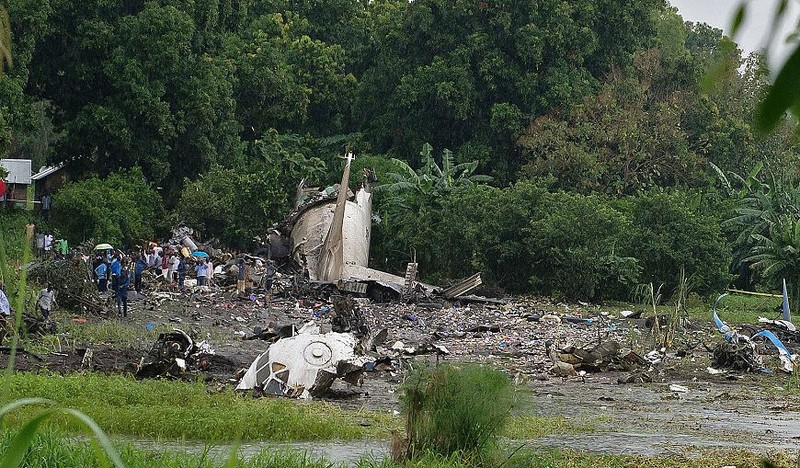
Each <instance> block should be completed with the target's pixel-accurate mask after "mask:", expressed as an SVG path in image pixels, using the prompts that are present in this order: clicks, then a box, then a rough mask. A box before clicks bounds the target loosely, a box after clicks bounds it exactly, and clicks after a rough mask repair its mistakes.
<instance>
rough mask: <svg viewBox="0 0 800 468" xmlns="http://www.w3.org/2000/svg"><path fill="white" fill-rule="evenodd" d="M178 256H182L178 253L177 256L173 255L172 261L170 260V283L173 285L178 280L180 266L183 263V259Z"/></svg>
mask: <svg viewBox="0 0 800 468" xmlns="http://www.w3.org/2000/svg"><path fill="white" fill-rule="evenodd" d="M178 255H180V253H177V254H175V255H173V256H172V257H170V260H169V261H170V263H169V282H170V283H172V282H173V281H175V279H177V273H178V265H179V264H180V263H181V259H180V258H178Z"/></svg>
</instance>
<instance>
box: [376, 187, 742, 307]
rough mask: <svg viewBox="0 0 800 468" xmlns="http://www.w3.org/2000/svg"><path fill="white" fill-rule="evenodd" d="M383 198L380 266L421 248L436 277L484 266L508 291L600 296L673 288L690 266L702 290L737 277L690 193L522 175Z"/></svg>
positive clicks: (396, 266)
mask: <svg viewBox="0 0 800 468" xmlns="http://www.w3.org/2000/svg"><path fill="white" fill-rule="evenodd" d="M376 201H377V203H376V204H377V206H378V210H379V211H380V212H381V213H382V214H383V213H384V212H386V211H389V213H390V214H391V216H385V217H384V218H383V222H382V223H381V225H378V226H377V227H376V228H375V230H374V231H373V233H374V237H375V242H373V247H374V250H373V260H376V262H375V263H376V264H375V266H377V267H379V268H386V269H389V270H393V271H402V270H403V268H404V266H405V262H408V261H409V260H410V259H411V258H412V255H413V254H416V258H417V260H418V262H419V263H420V273H421V274H422V276H423V278H425V279H426V280H427V281H431V282H435V283H441V284H446V283H447V282H448V281H449V280H454V279H457V278H463V277H466V276H468V275H470V274H472V273H473V272H475V271H480V272H482V273H483V279H484V282H485V283H486V284H487V285H489V286H492V285H494V286H498V287H499V288H501V289H503V290H505V291H507V292H512V293H536V294H546V295H553V296H559V297H566V298H571V299H585V300H586V299H589V300H594V301H601V300H603V299H628V298H629V296H630V293H631V291H632V290H633V289H634V287H635V286H636V284H637V283H649V282H654V283H655V284H656V285H660V284H662V283H663V284H665V291H670V290H672V289H673V288H675V287H676V286H677V284H678V280H679V276H680V271H681V269H682V268H683V269H684V271H685V272H686V275H687V277H689V279H690V283H691V286H692V288H693V290H694V291H696V292H698V293H701V294H708V293H711V292H714V291H718V290H719V289H721V288H723V287H724V286H725V285H726V284H727V283H728V281H729V280H730V275H728V273H727V271H728V266H729V265H730V248H729V246H728V244H727V243H726V241H725V238H724V237H723V235H722V232H721V230H720V227H719V221H718V219H717V215H716V214H715V211H714V206H710V205H709V203H708V202H706V201H703V202H702V203H701V200H700V198H699V197H697V196H694V195H690V194H681V193H676V194H644V195H639V196H631V197H627V198H624V199H613V198H611V197H606V196H602V195H580V194H573V193H565V192H550V191H548V190H547V188H546V187H545V185H543V184H536V183H530V182H524V183H518V184H516V185H513V186H511V187H509V188H506V189H498V188H494V187H489V186H481V185H472V186H466V187H461V188H458V189H456V190H453V191H451V192H449V193H446V194H444V195H442V196H438V197H427V198H425V197H417V198H415V199H413V200H411V201H412V202H413V203H411V204H409V205H408V206H393V207H392V208H391V209H390V210H387V209H386V207H385V204H386V203H388V202H390V201H391V200H386V199H384V198H381V194H380V193H379V194H378V198H377V200H376ZM718 211H719V210H718Z"/></svg>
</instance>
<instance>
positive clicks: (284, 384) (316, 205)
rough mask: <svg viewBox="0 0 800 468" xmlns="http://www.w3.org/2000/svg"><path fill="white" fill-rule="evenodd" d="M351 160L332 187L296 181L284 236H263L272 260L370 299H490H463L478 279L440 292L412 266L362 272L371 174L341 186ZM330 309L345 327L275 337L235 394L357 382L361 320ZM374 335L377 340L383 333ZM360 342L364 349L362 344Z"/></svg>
mask: <svg viewBox="0 0 800 468" xmlns="http://www.w3.org/2000/svg"><path fill="white" fill-rule="evenodd" d="M352 160H353V156H352V154H348V155H347V157H346V162H345V167H344V172H343V175H342V180H341V183H340V184H339V185H338V187H337V186H333V187H328V188H325V189H322V190H320V189H319V188H310V187H306V184H305V182H306V181H305V180H303V181H302V182H301V183H300V186H299V187H298V190H297V200H296V204H295V210H294V211H293V212H292V213H291V214H290V215H289V216H288V217H287V219H286V222H285V225H284V230H285V232H289V235H288V239H287V238H286V237H285V236H283V235H281V234H280V233H278V231H277V230H274V231H273V232H272V234H271V235H270V251H271V253H272V254H273V256H274V257H281V256H282V257H284V258H286V257H291V258H292V259H293V260H294V262H295V263H296V264H297V265H300V266H301V268H302V272H303V273H302V274H303V276H304V277H307V278H308V280H309V281H310V282H311V283H317V284H333V285H335V286H336V288H337V289H339V290H340V291H344V292H348V293H355V294H366V295H370V296H371V297H375V296H376V294H375V293H376V292H377V293H378V294H377V295H378V297H387V295H388V296H389V297H393V298H395V299H404V300H413V299H414V298H430V297H431V296H441V297H444V298H445V299H450V300H460V301H465V302H466V301H487V302H495V301H494V300H492V299H486V298H481V297H477V296H466V294H468V293H469V292H471V291H472V290H474V289H475V288H477V287H478V286H480V285H481V278H480V274H475V275H473V276H471V277H469V278H467V279H466V280H464V281H462V282H461V283H458V284H456V285H454V286H451V287H449V288H446V289H442V288H438V287H435V286H431V285H428V284H425V283H422V282H419V281H417V278H416V274H417V264H416V263H409V264H408V266H407V269H406V275H405V277H402V276H398V275H394V274H391V273H386V272H383V271H379V270H375V269H373V268H369V266H368V261H369V248H370V235H371V224H372V186H371V185H372V183H373V182H374V175H373V174H372V173H371V171H368V170H367V177H366V178H365V182H364V184H363V186H362V187H361V188H360V189H359V190H358V191H357V192H356V193H355V194H353V193H352V191H351V190H349V188H348V187H349V183H350V167H351V162H352ZM276 254H277V255H276ZM336 309H337V310H336V313H337V316H339V315H343V314H346V315H348V317H347V318H346V319H345V321H349V324H348V325H347V326H344V327H343V326H342V324H341V323H340V324H339V326H338V327H337V326H336V325H334V327H333V328H334V331H332V332H329V333H320V330H319V327H318V326H316V325H314V324H313V323H309V324H306V325H305V326H303V327H302V328H301V329H300V330H299V331H297V332H294V330H293V332H292V333H291V334H290V336H284V337H281V338H278V339H277V340H276V341H275V342H274V343H273V344H272V345H270V347H269V349H268V350H267V351H266V352H264V353H263V354H262V355H260V356H259V357H258V358H256V360H255V361H254V362H253V363H252V364H251V366H250V368H249V369H248V370H247V372H246V373H245V374H244V376H243V377H242V379H241V381H240V382H239V384H238V386H237V387H236V388H237V390H253V391H256V392H261V393H264V394H270V395H279V396H289V397H300V398H310V397H312V396H318V395H321V394H323V393H324V392H325V391H326V390H327V389H328V388H330V386H331V385H332V383H333V381H334V380H335V379H337V378H341V379H343V380H344V381H346V382H348V383H351V384H357V383H359V382H360V381H361V379H362V374H363V372H364V365H365V364H366V363H368V362H370V361H372V359H371V358H369V357H368V356H366V355H365V354H364V353H365V352H368V351H370V350H371V348H374V345H375V344H376V343H375V339H374V336H372V335H370V334H369V331H368V330H365V329H364V328H363V322H360V320H359V318H358V317H357V316H352V315H351V314H352V311H353V308H352V307H339V306H337V307H336ZM356 313H357V311H356ZM342 331H344V332H342ZM376 336H382V337H383V338H385V336H386V331H385V330H382V331H381V332H379V333H378V334H377V335H376ZM365 340H366V342H369V343H370V344H369V345H366V346H365Z"/></svg>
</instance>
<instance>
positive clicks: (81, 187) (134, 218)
mask: <svg viewBox="0 0 800 468" xmlns="http://www.w3.org/2000/svg"><path fill="white" fill-rule="evenodd" d="M52 216H53V219H52V223H51V224H52V226H53V227H54V228H55V229H58V230H59V231H60V232H61V234H62V235H63V236H65V237H66V238H67V240H69V242H70V243H72V244H78V243H80V242H82V241H84V240H86V239H96V240H98V241H100V242H109V243H111V244H113V245H114V246H128V247H130V246H133V245H135V244H137V243H139V242H141V241H142V240H147V239H152V238H153V235H154V234H155V231H156V228H157V227H158V226H159V225H160V223H161V222H162V219H163V216H162V200H161V196H160V195H159V194H158V193H157V192H156V191H155V190H154V189H153V188H152V187H150V185H149V184H148V183H147V182H146V181H145V180H144V176H143V175H142V171H141V170H140V169H139V168H134V169H131V170H129V171H122V172H116V173H113V174H111V175H109V176H108V177H107V178H105V179H100V178H98V177H91V178H89V179H85V180H81V181H78V182H73V183H71V184H68V185H67V186H65V187H64V188H62V189H61V190H60V191H59V192H58V194H57V195H56V196H55V197H54V203H53V213H52Z"/></svg>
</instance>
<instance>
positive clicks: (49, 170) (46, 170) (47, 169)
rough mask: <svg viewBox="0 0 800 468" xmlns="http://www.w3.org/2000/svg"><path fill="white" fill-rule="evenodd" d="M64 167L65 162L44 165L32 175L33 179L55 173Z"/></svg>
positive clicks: (39, 178)
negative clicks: (55, 164) (56, 164)
mask: <svg viewBox="0 0 800 468" xmlns="http://www.w3.org/2000/svg"><path fill="white" fill-rule="evenodd" d="M63 167H64V163H61V164H59V165H58V166H42V168H41V169H39V172H37V173H36V174H34V175H32V176H31V179H32V180H41V179H44V178H45V177H47V176H49V175H50V174H54V173H56V172H58V171H60V170H61V169H62V168H63Z"/></svg>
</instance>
